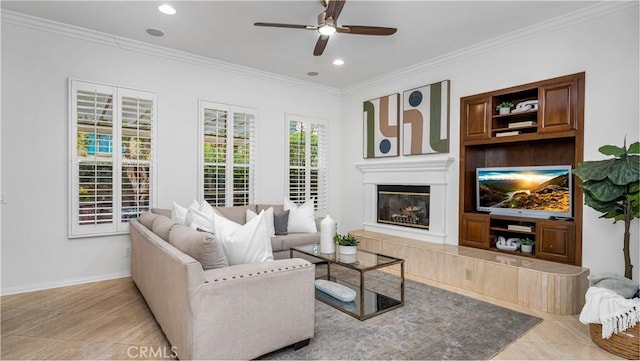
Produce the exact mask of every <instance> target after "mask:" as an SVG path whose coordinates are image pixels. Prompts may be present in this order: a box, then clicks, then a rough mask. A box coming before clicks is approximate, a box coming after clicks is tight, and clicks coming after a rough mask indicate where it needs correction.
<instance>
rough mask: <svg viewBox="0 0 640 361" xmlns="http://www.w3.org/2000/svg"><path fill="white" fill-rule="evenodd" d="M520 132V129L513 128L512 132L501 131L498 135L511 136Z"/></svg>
mask: <svg viewBox="0 0 640 361" xmlns="http://www.w3.org/2000/svg"><path fill="white" fill-rule="evenodd" d="M518 134H520V131H519V130H512V131H510V132H500V133H496V137H510V136H513V135H518Z"/></svg>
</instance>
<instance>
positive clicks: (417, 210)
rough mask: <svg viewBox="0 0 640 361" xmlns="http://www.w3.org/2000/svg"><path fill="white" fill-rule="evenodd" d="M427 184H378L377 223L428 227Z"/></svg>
mask: <svg viewBox="0 0 640 361" xmlns="http://www.w3.org/2000/svg"><path fill="white" fill-rule="evenodd" d="M429 192H430V187H429V186H424V185H423V186H410V185H378V223H386V224H393V225H396V226H404V227H411V228H421V229H429Z"/></svg>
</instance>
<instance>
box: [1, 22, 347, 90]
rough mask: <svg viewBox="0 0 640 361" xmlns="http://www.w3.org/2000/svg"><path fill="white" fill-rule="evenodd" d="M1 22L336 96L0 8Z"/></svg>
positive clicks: (275, 77) (286, 79)
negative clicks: (0, 13) (0, 9)
mask: <svg viewBox="0 0 640 361" xmlns="http://www.w3.org/2000/svg"><path fill="white" fill-rule="evenodd" d="M1 19H2V23H6V24H11V25H16V26H21V27H25V28H30V29H35V30H39V31H44V32H47V33H51V34H56V35H61V36H66V37H69V38H74V39H79V40H84V41H90V42H93V43H96V44H101V45H106V46H111V47H115V48H118V49H121V50H126V51H135V52H139V53H143V54H148V55H154V56H158V57H162V58H166V59H171V60H175V61H179V62H183V63H187V64H191V65H197V66H202V67H206V68H211V69H215V70H219V71H224V72H227V73H232V74H235V75H239V76H243V77H246V78H250V79H256V78H258V79H262V80H266V81H272V82H276V83H280V84H283V85H287V86H294V87H299V88H304V89H307V90H313V91H317V92H321V93H327V94H333V95H337V96H339V95H340V89H338V88H333V87H329V86H324V85H319V84H315V83H311V82H306V81H303V80H298V79H295V78H291V77H286V76H283V75H279V74H275V73H271V72H267V71H263V70H258V69H254V68H250V67H246V66H242V65H237V64H233V63H228V62H224V61H221V60H216V59H212V58H208V57H204V56H200V55H195V54H191V53H188V52H184V51H179V50H174V49H170V48H166V47H162V46H157V45H153V44H150V43H145V42H142V41H138V40H133V39H129V38H125V37H121V36H116V35H111V34H107V33H103V32H99V31H95V30H90V29H86V28H82V27H78V26H73V25H69V24H64V23H60V22H57V21H52V20H48V19H43V18H38V17H35V16H30V15H26V14H22V13H18V12H15V11H9V10H2V17H1Z"/></svg>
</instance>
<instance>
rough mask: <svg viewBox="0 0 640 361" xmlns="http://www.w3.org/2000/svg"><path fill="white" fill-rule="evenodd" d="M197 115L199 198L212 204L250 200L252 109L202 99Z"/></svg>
mask: <svg viewBox="0 0 640 361" xmlns="http://www.w3.org/2000/svg"><path fill="white" fill-rule="evenodd" d="M200 117H201V121H200V129H201V134H202V137H201V147H200V149H201V158H200V160H201V164H202V166H201V167H200V172H201V174H200V176H199V179H200V182H201V186H200V187H199V189H200V191H199V192H201V195H200V198H202V199H205V200H206V201H207V202H209V203H210V204H211V205H213V206H231V205H246V204H250V203H252V202H253V197H254V189H255V185H254V164H255V161H254V160H255V121H256V112H255V110H253V109H250V108H242V107H234V106H230V105H226V104H218V103H213V102H209V101H204V100H201V101H200Z"/></svg>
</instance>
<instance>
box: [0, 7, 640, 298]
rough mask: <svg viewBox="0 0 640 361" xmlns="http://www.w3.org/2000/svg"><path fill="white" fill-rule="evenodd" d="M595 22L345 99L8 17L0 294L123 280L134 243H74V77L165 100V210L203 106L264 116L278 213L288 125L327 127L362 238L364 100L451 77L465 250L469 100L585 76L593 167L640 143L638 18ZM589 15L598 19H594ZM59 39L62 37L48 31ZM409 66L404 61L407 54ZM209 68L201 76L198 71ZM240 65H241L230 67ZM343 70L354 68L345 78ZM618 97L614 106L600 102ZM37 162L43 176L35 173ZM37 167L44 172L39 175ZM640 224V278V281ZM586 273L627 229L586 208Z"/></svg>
mask: <svg viewBox="0 0 640 361" xmlns="http://www.w3.org/2000/svg"><path fill="white" fill-rule="evenodd" d="M598 13H603V15H598V16H596V17H594V18H593V19H580V18H573V19H570V20H571V21H569V22H567V23H566V27H564V26H557V22H556V23H554V22H552V23H550V24H548V25H547V27H545V28H539V29H533V30H531V29H529V30H527V31H523V32H521V33H520V34H516V35H509V36H506V37H505V42H504V44H505V45H499V46H498V45H495V43H493V42H491V43H488V44H480V45H479V46H476V47H473V48H470V49H464V50H462V51H460V52H457V53H456V54H451V55H450V56H445V57H443V58H442V59H438V60H436V61H431V62H428V63H425V64H422V65H421V66H417V67H413V68H411V69H404V70H402V71H400V72H398V73H395V74H390V75H389V76H387V77H384V78H382V79H377V80H376V81H372V82H370V83H368V84H362V85H360V86H356V87H353V88H350V89H345V90H343V93H342V96H338V95H336V92H335V91H334V90H333V89H328V88H322V87H313V86H307V85H305V84H300V82H295V81H290V80H287V79H283V78H279V77H274V76H271V77H270V76H266V75H264V74H261V73H258V72H251V71H247V72H245V75H242V74H239V73H238V72H237V71H234V70H233V69H231V70H230V69H229V68H228V67H219V66H211V65H207V63H206V62H205V61H200V60H199V61H195V62H185V61H182V60H177V59H175V58H171V57H165V56H157V55H153V54H150V53H149V52H144V51H132V50H127V48H117V47H115V46H114V45H113V40H110V39H104V37H101V36H99V35H95V34H94V35H92V37H93V38H96V39H98V40H100V41H97V42H96V41H88V40H83V39H85V36H65V35H61V34H57V33H51V32H45V31H43V30H40V29H41V27H40V26H19V25H16V22H15V21H6V18H5V14H3V21H2V28H1V36H2V38H1V40H2V42H1V44H2V58H1V60H2V64H1V66H2V68H1V71H2V89H1V91H2V98H1V99H2V109H1V112H2V113H1V115H2V123H1V127H2V130H1V132H0V134H1V145H0V146H1V151H0V155H1V158H0V159H1V167H2V171H1V172H0V174H1V177H2V178H1V180H0V184H1V185H2V189H1V192H2V193H4V194H5V195H6V204H4V205H2V212H1V222H0V224H1V225H2V228H1V234H0V237H1V240H2V245H1V247H2V248H1V251H2V252H1V253H2V255H1V262H2V278H1V281H2V293H3V294H6V293H12V292H19V291H25V290H31V289H38V288H46V287H52V286H59V285H64V284H72V283H78V282H84V281H88V280H93V279H95V280H97V279H102V278H109V277H114V276H121V275H126V274H128V272H129V265H128V263H129V258H127V257H124V250H125V248H126V247H128V246H129V240H128V237H127V236H118V237H96V238H83V239H68V238H67V199H68V197H67V192H68V185H67V162H68V151H67V150H68V145H67V142H68V140H67V137H68V129H67V122H68V119H67V118H68V116H67V101H68V99H67V98H68V90H67V79H68V77H76V78H80V79H86V80H92V81H98V82H105V83H111V84H116V85H121V86H128V87H134V88H140V89H144V90H150V91H155V92H157V94H158V103H159V142H158V147H159V159H160V162H159V169H158V174H159V187H158V191H159V206H162V207H168V206H169V205H170V204H171V201H173V200H176V201H178V202H180V203H183V204H186V203H189V202H190V201H191V200H192V199H193V198H195V196H196V194H197V189H196V188H197V179H196V176H197V148H196V146H197V119H198V116H197V101H198V98H203V99H207V100H212V101H216V102H221V103H230V104H236V105H242V106H249V107H256V108H257V109H258V111H259V124H258V134H259V137H258V152H257V153H258V156H259V159H258V162H257V169H256V170H257V177H258V179H259V180H258V182H257V201H259V202H265V203H266V202H280V201H281V199H282V197H283V194H284V189H283V181H284V163H283V158H284V136H285V135H284V134H285V128H284V114H285V113H286V112H289V113H294V114H298V115H304V116H309V117H317V118H322V119H327V120H329V121H330V137H331V143H330V147H329V149H330V163H331V164H333V165H337V166H333V167H332V168H331V169H330V182H329V187H330V199H329V213H331V214H332V216H334V218H336V219H337V220H338V224H339V228H340V231H341V232H343V231H347V230H350V229H357V228H361V227H362V218H363V217H362V215H363V214H364V212H363V209H362V204H363V199H362V196H363V192H362V174H361V173H360V172H359V171H358V170H357V168H356V167H355V163H357V162H362V114H361V112H362V101H364V100H367V99H371V98H375V97H378V96H381V95H385V94H389V93H393V92H402V91H403V90H405V89H411V88H414V87H417V86H421V85H425V84H430V83H434V82H437V81H441V80H444V79H450V80H451V130H450V135H451V143H450V148H451V153H450V154H446V155H432V156H425V157H448V156H453V157H454V158H456V163H455V164H453V165H452V166H451V170H450V172H449V178H450V179H449V180H448V182H449V184H450V187H449V189H448V191H447V195H446V197H447V200H448V202H449V204H450V205H451V206H450V207H449V208H447V214H446V219H447V221H446V222H447V223H446V229H447V233H448V234H447V239H446V242H447V243H451V244H457V233H458V231H457V219H458V213H457V210H458V207H457V204H458V195H457V193H458V167H459V165H458V163H457V158H458V147H459V140H458V134H459V100H460V97H463V96H466V95H471V94H476V93H480V92H484V91H490V90H495V89H500V88H504V87H508V86H512V85H518V84H523V83H528V82H532V81H538V80H542V79H547V78H551V77H555V76H560V75H565V74H570V73H575V72H580V71H586V78H587V80H586V82H587V83H586V106H585V127H586V131H585V159H595V158H598V157H599V155H598V153H597V148H598V147H599V146H600V145H602V144H608V143H611V144H620V143H621V142H622V138H623V137H624V136H625V135H627V136H628V137H629V139H630V140H636V139H638V136H639V125H638V119H639V116H638V97H639V91H638V77H639V74H638V52H639V49H638V8H637V3H636V6H635V7H633V8H628V7H627V8H623V9H620V10H617V11H614V12H612V13H607V12H606V11H604V12H603V11H600V12H598ZM587 15H589V14H587ZM50 28H54V30H56V31H57V30H59V29H55V27H50ZM399 56H401V54H399ZM198 62H200V63H202V64H200V65H198V64H196V63H198ZM231 68H233V67H231ZM345 70H348V68H346V69H345ZM612 100H614V103H615V105H616V106H615V107H606V106H605V104H607V103H611V102H612ZM34 165H35V166H34ZM36 166H37V168H36ZM639 234H640V231H639V229H638V222H637V221H636V223H635V224H634V230H633V233H632V237H633V242H632V243H633V248H632V255H633V256H634V262H633V263H634V264H635V265H636V267H635V270H634V275H635V276H634V277H635V278H636V279H637V278H638V269H639V268H640V264H639V262H638V252H639V251H638V238H639ZM583 248H584V249H583V265H585V266H586V267H589V268H591V270H592V273H601V272H605V271H613V272H617V273H622V267H623V265H622V263H623V262H622V251H621V249H622V227H621V225H619V224H618V225H612V224H611V223H610V222H609V221H606V220H600V219H597V214H596V213H595V212H593V211H592V210H590V209H588V208H585V214H584V240H583Z"/></svg>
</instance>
